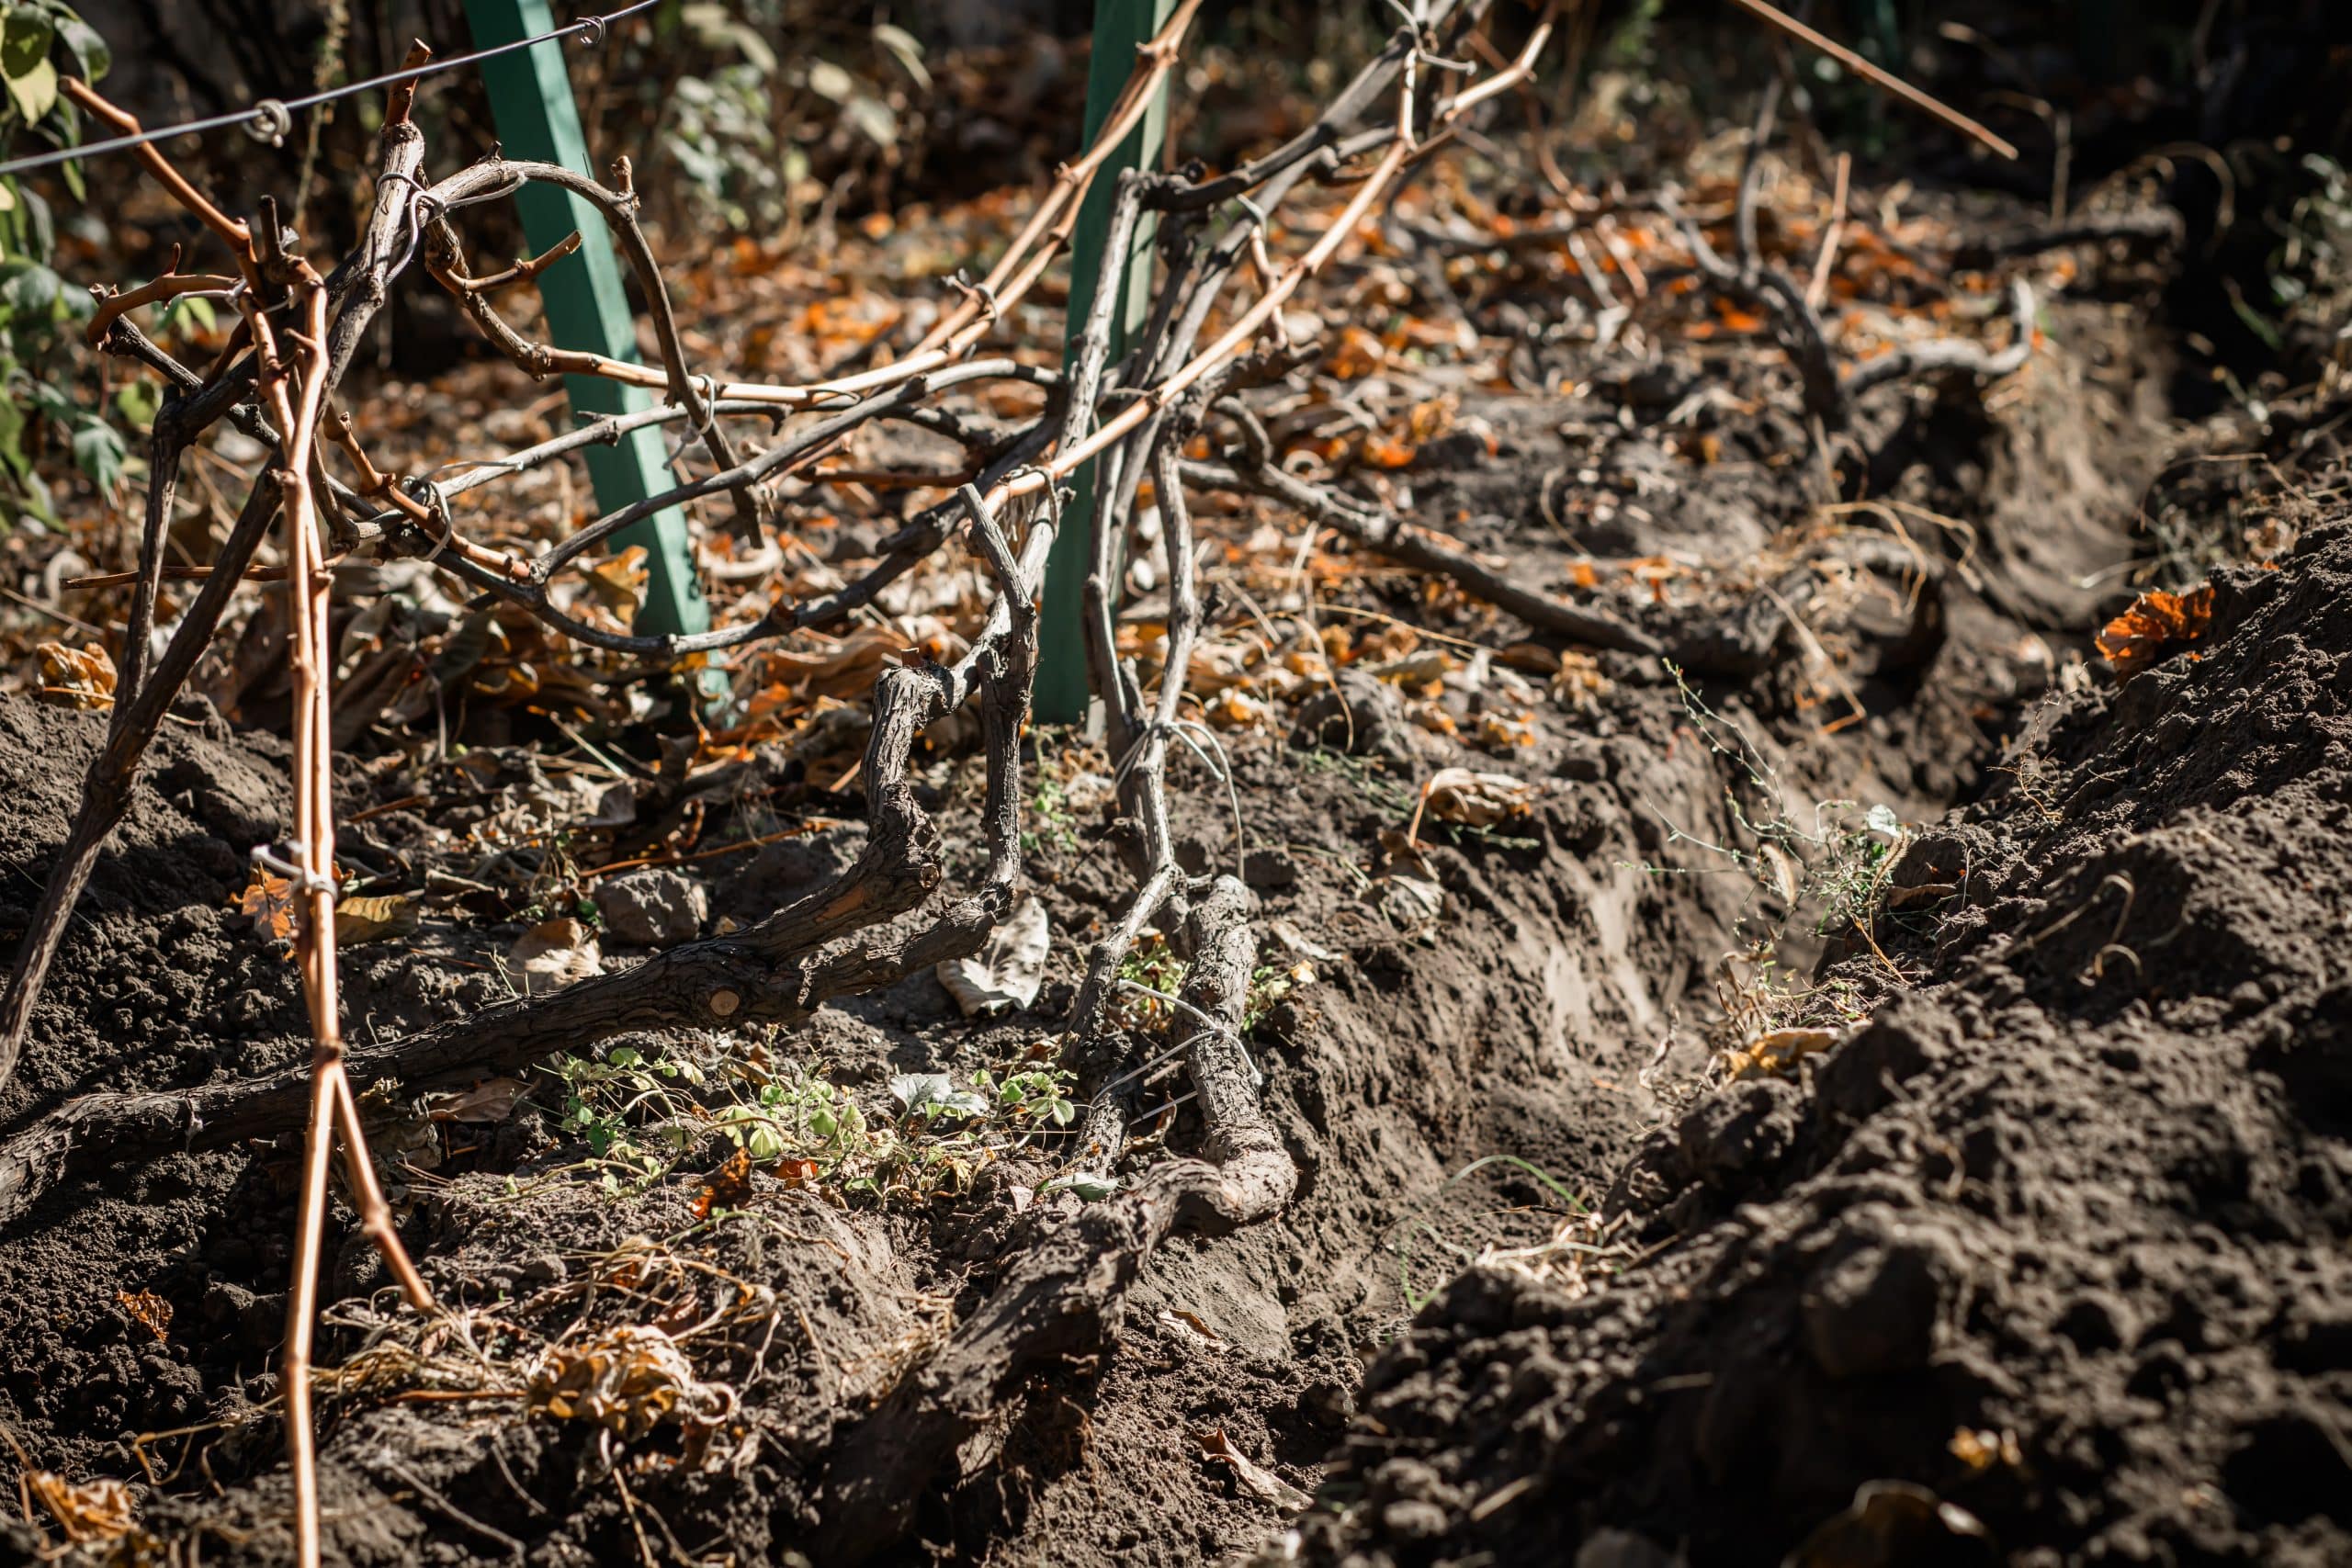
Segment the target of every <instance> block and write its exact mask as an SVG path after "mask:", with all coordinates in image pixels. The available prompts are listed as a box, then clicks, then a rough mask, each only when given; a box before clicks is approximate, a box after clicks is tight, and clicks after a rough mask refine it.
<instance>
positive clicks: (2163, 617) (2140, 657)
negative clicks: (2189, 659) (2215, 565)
mask: <svg viewBox="0 0 2352 1568" xmlns="http://www.w3.org/2000/svg"><path fill="white" fill-rule="evenodd" d="M2212 619H2213V585H2212V584H2211V583H2210V582H2207V583H2200V584H2199V585H2198V586H2197V587H2195V588H2192V589H2190V590H2189V591H2188V592H2186V593H2167V592H2165V591H2164V590H2163V589H2161V588H2158V589H2153V590H2151V591H2150V592H2145V593H2143V594H2141V595H2140V597H2138V598H2137V599H2134V600H2133V601H2132V602H2131V608H2130V609H2128V610H2126V611H2124V612H2123V614H2121V615H2118V616H2116V617H2115V619H2113V620H2111V621H2109V622H2108V623H2107V625H2106V626H2104V627H2102V628H2101V629H2100V631H2099V634H2098V651H2099V657H2100V658H2102V659H2104V660H2107V661H2108V663H2109V664H2110V665H2112V666H2114V669H2115V673H2116V674H2117V675H2118V676H2119V677H2129V676H2131V675H2135V674H2137V673H2139V672H2140V671H2143V670H2144V669H2146V668H2147V667H2148V666H2149V665H2151V664H2154V662H2155V661H2156V660H2158V659H2161V658H2162V657H2163V656H2164V653H2165V649H2167V648H2168V647H2170V646H2171V645H2172V644H2174V643H2181V642H2194V641H2196V640H2197V639H2198V638H2199V637H2203V636H2204V635H2205V629H2206V627H2207V626H2209V625H2211V622H2212Z"/></svg>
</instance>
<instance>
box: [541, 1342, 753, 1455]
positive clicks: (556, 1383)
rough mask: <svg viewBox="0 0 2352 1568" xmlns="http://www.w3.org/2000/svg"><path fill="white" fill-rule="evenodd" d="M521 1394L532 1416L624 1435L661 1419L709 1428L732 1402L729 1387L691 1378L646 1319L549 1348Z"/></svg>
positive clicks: (681, 1356)
mask: <svg viewBox="0 0 2352 1568" xmlns="http://www.w3.org/2000/svg"><path fill="white" fill-rule="evenodd" d="M526 1399H527V1401H528V1408H529V1410H530V1412H531V1414H533V1415H534V1416H555V1417H556V1418H558V1419H559V1420H566V1421H588V1422H592V1423H594V1425H596V1426H599V1427H604V1428H605V1430H607V1431H609V1432H614V1433H616V1434H618V1435H619V1436H621V1437H624V1438H639V1437H643V1436H644V1435H645V1434H646V1433H648V1432H650V1431H651V1430H652V1429H653V1428H654V1427H657V1426H660V1425H662V1423H663V1422H671V1423H674V1424H676V1425H680V1426H690V1425H700V1426H705V1427H708V1426H712V1425H715V1424H717V1423H718V1422H720V1421H723V1420H725V1419H726V1418H727V1417H728V1416H729V1415H731V1414H732V1413H733V1411H734V1407H735V1391H734V1390H732V1389H730V1388H729V1387H728V1386H727V1385H726V1384H724V1383H710V1382H703V1381H702V1380H701V1379H700V1378H698V1377H696V1376H695V1370H694V1367H693V1365H692V1363H690V1362H689V1361H688V1360H687V1359H686V1355H685V1352H684V1350H682V1349H680V1348H678V1342H677V1341H676V1340H674V1339H673V1338H671V1337H669V1336H668V1335H667V1334H664V1333H662V1330H660V1329H658V1328H655V1327H653V1326H652V1325H650V1324H624V1325H621V1326H619V1327H617V1328H613V1329H608V1330H606V1331H605V1333H603V1334H600V1335H598V1336H597V1337H594V1338H593V1339H590V1340H587V1341H584V1342H579V1343H571V1344H562V1345H554V1346H550V1347H549V1348H548V1350H547V1351H546V1353H545V1354H543V1355H542V1356H541V1357H540V1358H539V1359H538V1362H537V1365H535V1366H534V1367H533V1368H532V1369H531V1375H530V1380H529V1385H528V1391H527V1393H526Z"/></svg>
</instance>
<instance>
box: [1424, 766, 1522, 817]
mask: <svg viewBox="0 0 2352 1568" xmlns="http://www.w3.org/2000/svg"><path fill="white" fill-rule="evenodd" d="M1535 797H1536V786H1535V785H1534V784H1531V783H1529V782H1528V781H1526V780H1524V779H1515V778H1513V777H1511V776H1510V774H1509V773H1473V772H1472V771H1471V770H1470V769H1468V768H1440V769H1439V770H1438V771H1437V772H1436V773H1432V774H1431V775H1430V782H1429V783H1428V784H1426V785H1424V786H1423V787H1422V790H1421V799H1422V802H1423V804H1424V805H1425V806H1426V807H1428V809H1429V814H1430V816H1432V817H1434V818H1437V819H1438V820H1439V821H1441V822H1459V823H1461V824H1462V825H1463V826H1464V827H1466V828H1491V827H1493V826H1494V825H1495V824H1496V823H1498V822H1501V821H1504V820H1506V819H1508V818H1513V817H1519V816H1523V815H1525V814H1526V813H1527V812H1528V811H1529V810H1530V809H1531V808H1532V807H1533V806H1534V804H1535Z"/></svg>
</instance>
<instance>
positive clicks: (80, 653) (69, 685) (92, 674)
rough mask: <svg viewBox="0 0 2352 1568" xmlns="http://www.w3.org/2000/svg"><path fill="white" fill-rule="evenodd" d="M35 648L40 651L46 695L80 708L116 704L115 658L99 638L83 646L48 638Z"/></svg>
mask: <svg viewBox="0 0 2352 1568" xmlns="http://www.w3.org/2000/svg"><path fill="white" fill-rule="evenodd" d="M35 651H36V652H38V653H39V654H40V694H41V695H42V696H44V697H51V698H54V699H56V700H57V701H58V702H61V703H63V704H65V705H68V706H71V707H77V708H103V707H112V706H113V705H114V680H115V675H114V660H111V659H109V658H107V650H106V649H103V648H101V647H99V646H98V645H97V644H96V643H95V642H89V643H84V644H83V645H82V646H81V647H80V648H68V647H66V646H65V645H64V644H63V643H62V642H45V643H42V644H41V645H40V648H39V649H35Z"/></svg>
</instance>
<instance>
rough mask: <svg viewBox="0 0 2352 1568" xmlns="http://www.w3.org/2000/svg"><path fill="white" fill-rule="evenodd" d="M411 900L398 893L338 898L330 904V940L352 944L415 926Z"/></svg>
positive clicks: (402, 933)
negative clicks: (332, 921) (331, 922)
mask: <svg viewBox="0 0 2352 1568" xmlns="http://www.w3.org/2000/svg"><path fill="white" fill-rule="evenodd" d="M417 918H418V911H417V908H416V905H415V903H414V901H413V900H412V899H410V898H408V897H404V896H402V895H401V894H398V893H388V894H385V895H382V896H381V897H366V898H341V899H337V900H336V901H335V907H334V944H335V945H336V946H337V947H356V946H358V945H359V944H360V943H361V942H382V941H384V940H386V939H387V938H390V937H402V936H406V935H408V934H409V933H410V932H411V931H414V930H416V922H417Z"/></svg>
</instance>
